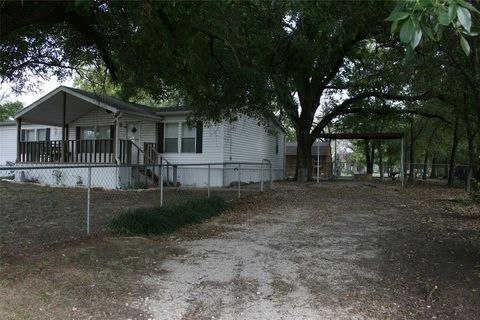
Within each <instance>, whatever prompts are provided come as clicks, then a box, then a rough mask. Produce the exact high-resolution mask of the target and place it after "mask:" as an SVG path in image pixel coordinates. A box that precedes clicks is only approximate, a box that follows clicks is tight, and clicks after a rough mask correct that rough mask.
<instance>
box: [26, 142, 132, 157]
mask: <svg viewBox="0 0 480 320" xmlns="http://www.w3.org/2000/svg"><path fill="white" fill-rule="evenodd" d="M120 145H121V146H122V143H121V144H120ZM19 148H20V152H19V155H20V158H19V159H18V161H19V162H39V163H57V162H70V163H114V162H115V149H114V148H115V142H114V140H112V139H101V140H65V141H63V140H51V141H21V142H20V143H19ZM125 149H126V148H125ZM123 158H124V159H127V157H126V156H125V157H123ZM122 163H127V162H122Z"/></svg>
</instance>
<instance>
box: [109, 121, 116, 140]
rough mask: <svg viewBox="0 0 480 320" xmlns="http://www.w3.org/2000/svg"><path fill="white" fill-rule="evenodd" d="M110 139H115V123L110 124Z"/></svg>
mask: <svg viewBox="0 0 480 320" xmlns="http://www.w3.org/2000/svg"><path fill="white" fill-rule="evenodd" d="M110 139H112V140H115V125H114V124H112V125H111V126H110Z"/></svg>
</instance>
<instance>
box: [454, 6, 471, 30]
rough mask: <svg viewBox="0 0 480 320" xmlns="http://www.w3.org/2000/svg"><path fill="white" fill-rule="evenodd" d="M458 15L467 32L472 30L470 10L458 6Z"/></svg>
mask: <svg viewBox="0 0 480 320" xmlns="http://www.w3.org/2000/svg"><path fill="white" fill-rule="evenodd" d="M457 16H458V21H459V22H460V24H461V25H462V26H463V28H464V29H465V30H467V32H470V29H471V27H472V15H471V14H470V11H468V10H467V9H465V8H463V7H458V9H457Z"/></svg>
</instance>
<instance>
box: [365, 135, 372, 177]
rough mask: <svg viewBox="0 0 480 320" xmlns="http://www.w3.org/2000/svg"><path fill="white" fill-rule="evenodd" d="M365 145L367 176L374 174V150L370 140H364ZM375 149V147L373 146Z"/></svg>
mask: <svg viewBox="0 0 480 320" xmlns="http://www.w3.org/2000/svg"><path fill="white" fill-rule="evenodd" d="M364 145H365V162H366V164H367V174H372V173H373V159H372V153H373V152H372V150H371V149H370V140H367V139H365V140H364ZM372 149H373V145H372Z"/></svg>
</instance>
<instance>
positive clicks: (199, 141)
mask: <svg viewBox="0 0 480 320" xmlns="http://www.w3.org/2000/svg"><path fill="white" fill-rule="evenodd" d="M196 131H197V139H196V142H197V145H196V148H195V151H196V153H202V152H203V123H202V121H198V122H197V130H196Z"/></svg>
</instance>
